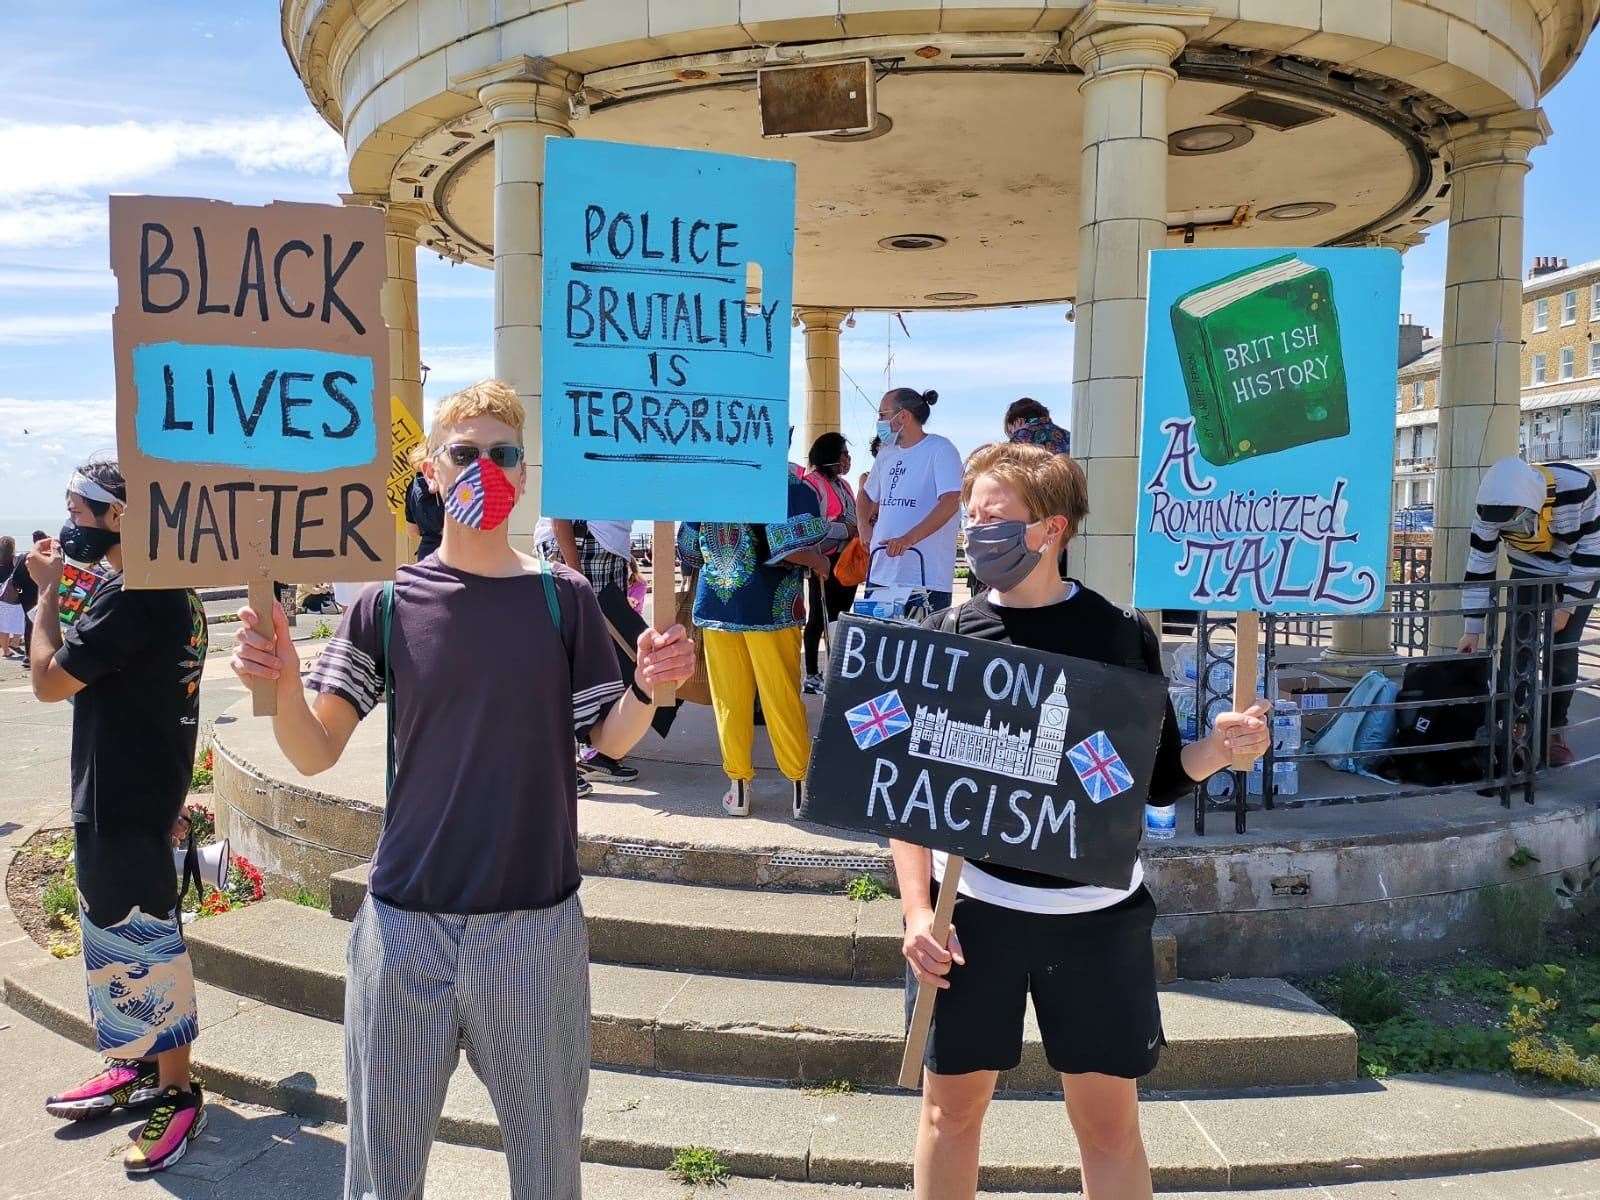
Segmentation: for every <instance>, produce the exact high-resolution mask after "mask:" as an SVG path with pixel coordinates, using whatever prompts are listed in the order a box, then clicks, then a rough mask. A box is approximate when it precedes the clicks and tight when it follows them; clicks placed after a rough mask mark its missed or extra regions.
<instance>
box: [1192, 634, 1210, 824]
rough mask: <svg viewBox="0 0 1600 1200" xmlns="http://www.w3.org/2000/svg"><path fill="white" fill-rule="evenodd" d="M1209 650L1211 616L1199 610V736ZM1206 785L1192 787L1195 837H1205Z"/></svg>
mask: <svg viewBox="0 0 1600 1200" xmlns="http://www.w3.org/2000/svg"><path fill="white" fill-rule="evenodd" d="M1210 649H1211V614H1210V613H1208V612H1207V611H1206V610H1205V609H1201V610H1200V611H1199V612H1198V613H1197V614H1196V615H1195V622H1194V651H1195V662H1194V733H1195V737H1197V738H1198V737H1199V736H1200V732H1201V730H1203V729H1204V728H1205V720H1206V657H1207V655H1208V654H1209V653H1210ZM1207 799H1208V797H1207V795H1206V785H1205V784H1204V783H1197V784H1195V787H1194V832H1195V836H1196V837H1205V835H1206V802H1207Z"/></svg>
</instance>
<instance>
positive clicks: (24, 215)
mask: <svg viewBox="0 0 1600 1200" xmlns="http://www.w3.org/2000/svg"><path fill="white" fill-rule="evenodd" d="M13 204H14V205H15V206H14V207H13V206H12V205H13ZM106 225H107V213H106V202H105V200H103V199H102V200H96V201H87V200H78V199H73V198H70V197H67V198H63V197H56V196H35V197H31V198H28V199H26V200H23V201H22V202H20V203H17V202H15V201H10V200H0V247H11V246H15V247H26V248H27V249H30V250H37V249H40V248H41V247H46V246H56V247H60V246H70V245H75V244H77V243H80V242H88V241H92V240H94V239H95V238H100V239H102V240H103V239H104V237H105V232H106Z"/></svg>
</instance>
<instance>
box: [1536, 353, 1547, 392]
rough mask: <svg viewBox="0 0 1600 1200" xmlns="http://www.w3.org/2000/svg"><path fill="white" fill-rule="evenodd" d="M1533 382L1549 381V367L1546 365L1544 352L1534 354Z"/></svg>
mask: <svg viewBox="0 0 1600 1200" xmlns="http://www.w3.org/2000/svg"><path fill="white" fill-rule="evenodd" d="M1533 382H1534V383H1535V385H1537V384H1541V383H1547V382H1549V380H1548V368H1547V366H1546V362H1545V356H1544V355H1542V354H1535V355H1534V356H1533Z"/></svg>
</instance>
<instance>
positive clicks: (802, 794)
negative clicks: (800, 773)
mask: <svg viewBox="0 0 1600 1200" xmlns="http://www.w3.org/2000/svg"><path fill="white" fill-rule="evenodd" d="M793 787H794V819H795V820H796V821H798V820H800V819H801V817H800V810H801V809H802V808H804V807H805V804H806V781H805V780H804V779H796V780H795V781H794V785H793Z"/></svg>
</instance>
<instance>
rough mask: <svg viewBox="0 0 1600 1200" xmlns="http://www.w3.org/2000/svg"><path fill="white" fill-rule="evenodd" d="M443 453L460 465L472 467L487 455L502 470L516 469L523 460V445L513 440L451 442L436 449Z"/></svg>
mask: <svg viewBox="0 0 1600 1200" xmlns="http://www.w3.org/2000/svg"><path fill="white" fill-rule="evenodd" d="M436 453H438V454H443V455H444V456H445V457H447V458H448V459H449V460H450V461H451V462H452V463H454V464H455V465H456V466H458V467H470V466H471V465H472V464H473V463H475V462H477V461H478V460H479V459H480V458H485V457H487V458H488V460H489V461H490V462H492V463H493V464H494V465H495V466H497V467H499V468H500V469H501V470H502V471H511V470H515V469H516V467H517V466H518V464H520V463H521V462H522V447H521V446H518V445H515V444H513V443H511V442H501V443H500V444H499V445H497V446H477V445H474V444H473V443H471V442H451V443H450V444H449V445H447V446H441V447H439V449H438V450H437V451H436Z"/></svg>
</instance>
